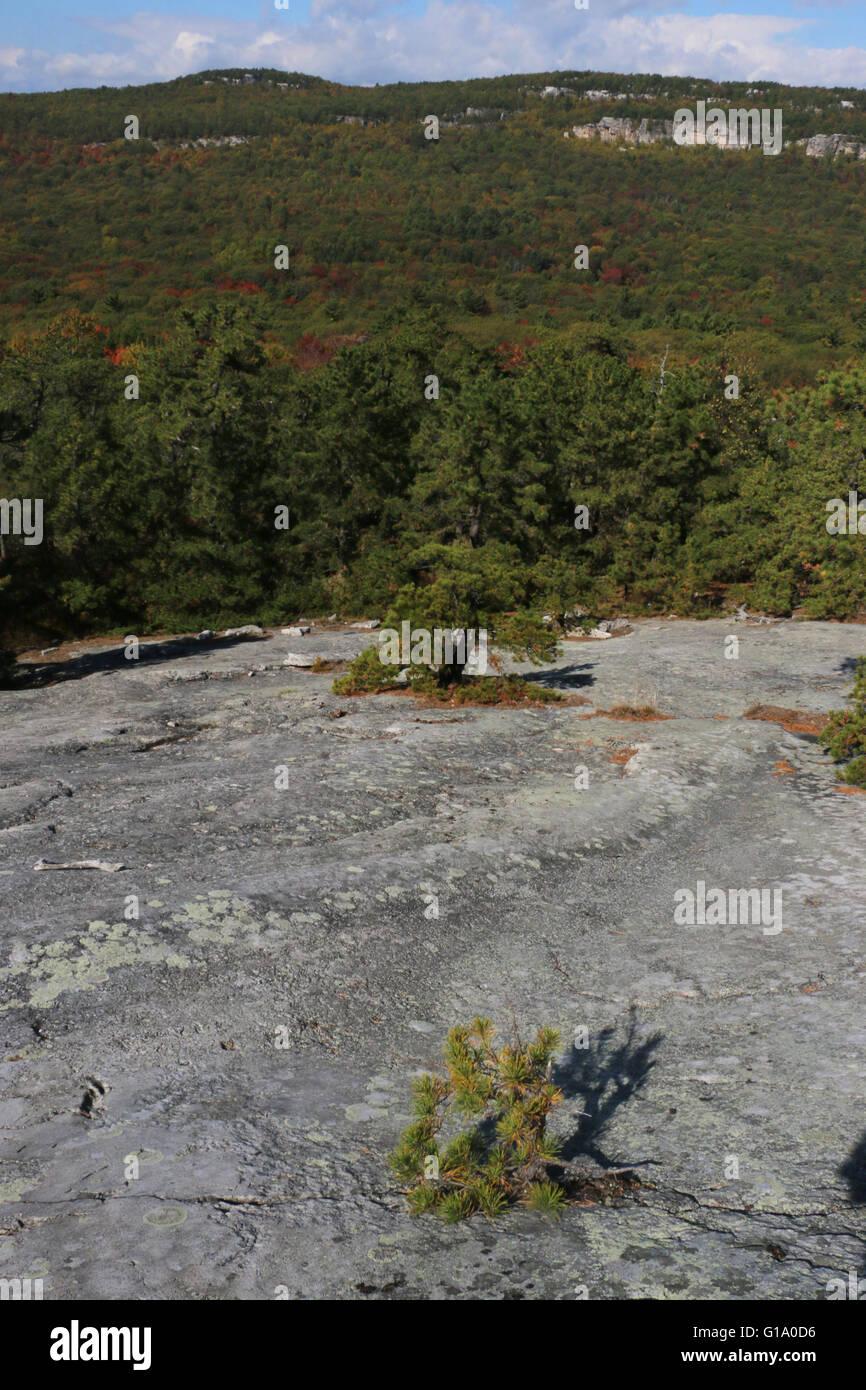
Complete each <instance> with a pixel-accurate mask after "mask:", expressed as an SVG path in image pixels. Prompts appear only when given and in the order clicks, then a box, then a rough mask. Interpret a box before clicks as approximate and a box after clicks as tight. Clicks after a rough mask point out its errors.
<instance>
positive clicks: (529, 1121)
mask: <svg viewBox="0 0 866 1390" xmlns="http://www.w3.org/2000/svg"><path fill="white" fill-rule="evenodd" d="M494 1036H495V1029H494V1027H493V1024H492V1023H491V1022H490V1019H488V1018H475V1019H473V1021H472V1023H471V1024H469V1026H468V1027H465V1026H461V1027H457V1028H452V1029H451V1031H450V1033H449V1034H448V1038H447V1041H446V1043H445V1049H444V1059H445V1068H446V1072H447V1075H446V1076H444V1077H442V1076H432V1075H429V1074H427V1075H424V1076H421V1077H418V1078H417V1079H416V1080H415V1082H414V1083H413V1092H414V1095H413V1103H412V1109H413V1113H414V1116H415V1118H414V1119H413V1121H412V1123H411V1124H410V1125H409V1127H408V1129H406V1131H405V1133H404V1134H403V1137H402V1139H401V1140H400V1143H399V1144H398V1145H397V1148H396V1149H395V1150H394V1152H393V1154H391V1156H390V1159H389V1162H390V1164H391V1167H392V1168H393V1170H394V1172H395V1173H396V1174H397V1177H398V1178H399V1179H400V1180H401V1181H402V1182H404V1183H406V1184H407V1187H406V1195H407V1198H408V1201H409V1206H410V1208H411V1210H412V1212H413V1213H414V1214H415V1215H421V1214H422V1213H424V1212H435V1213H436V1214H437V1215H438V1216H440V1217H441V1218H442V1219H443V1220H444V1221H449V1222H450V1221H462V1220H464V1219H465V1218H466V1217H467V1216H471V1215H472V1213H473V1212H475V1211H480V1212H483V1213H484V1214H485V1215H486V1216H491V1217H492V1216H498V1215H499V1214H500V1213H501V1212H503V1211H505V1210H506V1208H507V1207H509V1206H512V1205H513V1204H515V1203H517V1202H522V1203H524V1204H525V1205H528V1206H531V1207H532V1208H533V1209H535V1210H538V1211H545V1212H553V1213H557V1212H559V1211H560V1210H561V1208H562V1207H563V1205H564V1203H565V1189H564V1188H563V1187H562V1186H561V1185H560V1183H558V1182H557V1181H554V1180H553V1179H551V1177H550V1173H549V1165H551V1164H555V1163H556V1160H557V1153H558V1145H557V1142H556V1140H554V1139H553V1138H552V1137H551V1136H550V1135H548V1134H547V1132H546V1127H547V1120H548V1117H549V1115H550V1113H551V1111H552V1110H553V1108H554V1106H556V1105H558V1104H559V1103H560V1101H561V1100H562V1091H561V1090H560V1089H559V1087H558V1086H555V1085H554V1084H553V1082H552V1080H551V1073H552V1068H553V1056H554V1053H555V1051H556V1048H557V1047H558V1045H559V1034H558V1033H557V1032H556V1030H555V1029H553V1028H540V1029H539V1030H538V1032H537V1034H536V1036H535V1039H534V1041H532V1042H529V1043H523V1042H522V1041H521V1040H520V1038H519V1037H518V1036H517V1035H516V1033H515V1039H514V1042H513V1043H511V1044H505V1045H504V1046H503V1047H500V1048H496V1047H495V1046H494V1042H493V1039H494ZM455 1120H469V1121H471V1122H472V1127H471V1128H470V1129H468V1130H467V1129H462V1130H459V1131H458V1132H457V1133H455V1134H454V1135H453V1137H451V1138H450V1139H449V1140H448V1141H447V1142H442V1141H441V1140H440V1131H441V1130H442V1128H443V1126H445V1125H446V1124H447V1125H448V1127H449V1128H453V1121H455Z"/></svg>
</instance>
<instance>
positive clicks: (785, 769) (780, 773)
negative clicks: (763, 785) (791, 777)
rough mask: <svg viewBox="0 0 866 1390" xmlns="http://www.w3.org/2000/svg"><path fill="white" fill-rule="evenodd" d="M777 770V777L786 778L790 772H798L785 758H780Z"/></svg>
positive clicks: (776, 765) (776, 766)
mask: <svg viewBox="0 0 866 1390" xmlns="http://www.w3.org/2000/svg"><path fill="white" fill-rule="evenodd" d="M775 768H776V776H777V777H786V776H787V775H788V773H789V772H796V768H793V767H792V766H791V764H790V763H789V762H786V761H785V759H784V758H779V760H778V762H777V763H776V764H775Z"/></svg>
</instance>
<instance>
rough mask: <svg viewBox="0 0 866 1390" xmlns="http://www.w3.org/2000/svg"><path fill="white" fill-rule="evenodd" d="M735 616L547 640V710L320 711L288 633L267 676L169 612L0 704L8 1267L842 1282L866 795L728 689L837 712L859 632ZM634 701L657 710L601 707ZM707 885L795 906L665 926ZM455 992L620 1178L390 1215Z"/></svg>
mask: <svg viewBox="0 0 866 1390" xmlns="http://www.w3.org/2000/svg"><path fill="white" fill-rule="evenodd" d="M729 636H730V625H729V624H725V623H723V622H717V621H712V622H706V623H693V622H682V621H680V622H673V621H671V622H667V621H664V622H660V621H658V620H654V621H646V622H640V621H639V622H636V623H635V624H634V631H633V632H632V634H631V635H630V636H629V637H628V639H627V640H616V641H607V642H598V643H594V644H588V645H583V646H581V645H577V646H572V645H567V646H566V647H565V652H566V655H565V656H563V657H562V659H560V660H559V661H557V662H555V663H551V665H550V666H548V667H546V668H545V669H544V670H542V671H538V670H536V671H535V676H536V679H539V680H540V681H541V682H542V683H544V684H546V685H550V686H552V687H556V688H558V689H560V690H562V691H565V692H568V693H569V694H575V693H580V694H582V695H583V696H584V697H585V699H586V700H587V702H588V703H587V704H586V705H580V704H578V705H569V706H568V707H564V708H557V707H556V706H544V707H537V708H533V709H501V710H497V709H490V708H481V707H479V708H472V707H462V708H459V709H449V708H430V707H427V706H424V705H423V704H421V703H419V702H416V701H415V700H414V699H413V698H411V697H410V696H405V695H404V696H400V695H380V696H373V697H364V698H351V697H347V696H341V697H339V698H338V697H336V696H334V695H333V694H332V692H331V685H332V681H333V676H332V675H327V674H321V675H320V674H315V673H313V672H310V671H308V670H303V669H299V670H295V671H287V670H286V669H284V668H282V662H283V661H284V659H285V657H286V654H287V652H286V638H285V637H282V636H281V635H279V634H277V635H274V636H270V637H266V638H262V639H259V641H258V642H257V644H256V646H255V648H254V655H255V659H256V663H257V665H256V667H255V679H250V676H249V672H250V669H251V667H250V664H249V663H250V652H251V648H250V646H249V644H248V643H244V642H243V641H241V642H231V641H228V642H226V641H222V640H217V641H215V642H214V643H213V644H211V645H208V646H207V647H203V646H202V644H200V643H196V642H195V640H194V639H193V640H192V641H188V642H182V643H180V644H173V643H172V642H170V641H168V642H163V643H160V644H156V646H157V650H155V651H152V652H150V654H148V653H147V645H146V644H142V649H141V650H142V653H143V655H142V658H141V659H140V660H139V661H138V662H132V661H127V660H125V659H124V657H123V653H122V649H121V650H118V646H117V644H115V645H114V646H113V647H112V646H110V645H109V644H106V646H105V649H104V651H103V653H99V652H98V651H97V652H95V651H94V650H93V648H92V647H91V648H89V650H88V652H87V653H86V655H85V656H84V657H83V658H82V659H81V661H80V664H79V665H78V667H75V665H74V662H73V663H69V662H67V663H65V666H66V667H69V666H70V664H71V665H72V667H73V669H71V670H69V669H64V671H63V672H59V671H56V670H55V672H54V675H53V676H52V675H51V674H50V668H49V677H46V678H50V679H52V680H53V681H54V683H52V684H46V685H43V686H40V687H35V688H32V689H27V690H20V691H16V692H0V727H2V728H3V731H4V757H3V773H2V782H3V785H2V786H0V891H2V901H3V913H2V918H0V933H2V938H0V940H2V955H0V1058H2V1061H0V1075H2V1088H0V1094H2V1097H3V1098H2V1100H0V1125H2V1127H3V1130H2V1133H3V1165H2V1169H0V1275H2V1276H4V1277H9V1278H11V1277H20V1278H26V1277H30V1278H42V1279H43V1282H44V1289H45V1296H46V1298H73V1299H86V1298H101V1299H112V1298H118V1297H132V1298H239V1299H262V1298H265V1299H270V1298H274V1297H275V1296H277V1294H276V1291H277V1290H282V1289H285V1290H287V1291H288V1294H289V1296H290V1297H292V1298H319V1297H328V1298H344V1299H345V1298H356V1299H362V1298H411V1299H428V1298H443V1297H445V1298H454V1299H470V1298H483V1299H503V1298H527V1299H533V1298H555V1299H564V1300H567V1299H574V1298H578V1297H581V1296H582V1293H581V1291H582V1290H586V1292H587V1295H588V1297H589V1298H590V1299H633V1298H688V1297H690V1298H701V1299H733V1300H739V1299H744V1298H754V1297H758V1298H767V1299H788V1298H790V1299H797V1300H811V1299H824V1298H826V1297H827V1285H828V1282H829V1281H830V1280H833V1279H846V1280H847V1277H848V1272H849V1270H852V1269H854V1270H861V1267H862V1265H863V1261H864V1256H866V1243H864V1206H863V1204H864V1200H866V1164H864V1154H866V1143H864V1126H866V1121H864V1107H863V1095H864V1083H866V1022H864V1011H863V996H864V984H866V954H864V941H863V926H862V903H863V901H864V896H866V894H864V890H866V873H864V863H863V844H864V817H866V798H864V797H861V796H857V795H842V794H840V792H839V791H838V790H837V789H836V785H835V778H834V771H833V768H832V766H831V765H830V764H829V763H828V761H827V759H826V758H825V756H824V755H823V753H822V751H821V749H820V747H819V746H818V744H817V742H816V740H815V739H814V737H810V736H808V735H806V734H798V733H793V732H787V731H786V730H785V729H783V728H782V727H781V726H780V725H778V724H775V723H770V722H764V721H754V720H746V719H744V718H743V717H742V716H743V714H744V711H745V710H746V709H748V708H749V707H751V706H752V705H754V704H766V705H776V706H780V707H783V708H788V709H799V710H802V711H806V712H812V713H820V712H822V711H823V712H826V711H828V710H830V709H832V708H839V707H841V706H842V705H843V704H844V700H845V696H846V694H847V693H848V691H849V690H850V687H851V684H852V676H853V670H854V665H855V661H856V658H857V657H858V656H859V655H861V654H862V653H863V652H864V651H866V629H864V628H862V627H856V626H843V625H840V624H831V623H811V624H806V623H795V622H785V623H779V624H775V625H766V626H764V625H762V626H756V627H755V628H744V627H740V628H739V630H738V637H739V654H738V656H737V658H736V659H728V658H727V657H726V655H725V653H726V649H727V650H729V649H730V644H726V638H728V637H729ZM307 640H313V639H307ZM314 640H315V649H314V654H315V655H318V656H321V657H322V658H323V659H325V660H328V661H343V660H347V659H350V658H351V657H352V656H354V655H355V654H357V652H358V651H360V650H361V649H362V647H363V646H365V645H368V644H369V641H370V637H369V634H367V635H366V636H363V635H362V634H361V633H358V632H335V633H328V634H322V635H320V636H316V638H315V639H314ZM281 668H282V669H281ZM40 669H41V668H40ZM520 669H525V670H527V671H530V670H531V669H532V668H529V667H525V668H520ZM287 682H288V684H287ZM624 703H625V704H632V705H638V706H640V705H644V704H647V703H651V704H654V705H656V706H657V707H658V708H659V709H660V710H661V711H662V712H663V713H665V714H667V715H670V716H672V717H671V718H669V719H667V720H665V721H661V722H653V723H643V722H628V721H621V720H616V719H611V718H609V717H608V716H606V715H604V714H602V713H600V711H603V710H609V709H612V708H614V707H615V706H616V705H618V704H624ZM337 711H342V712H343V713H344V716H345V717H342V718H336V717H335V718H330V717H329V716H330V715H332V714H336V712H337ZM40 860H44V861H45V862H47V863H50V864H55V865H56V864H69V863H73V862H80V861H91V860H98V861H101V862H106V863H110V864H115V863H118V864H122V865H123V866H124V867H123V869H122V870H120V871H118V872H116V873H111V874H106V873H99V872H96V873H94V872H64V873H34V872H33V869H34V866H35V865H36V864H37V863H38V862H39V861H40ZM700 883H703V884H705V885H706V886H707V888H708V889H709V888H710V887H719V888H722V889H723V890H725V892H726V893H727V892H729V891H731V890H733V891H739V890H748V889H753V888H758V889H761V888H763V889H766V890H768V891H769V892H770V893H773V892H776V891H778V892H780V894H781V904H782V919H781V930H779V931H777V932H773V933H772V934H771V933H768V932H766V931H765V930H764V924H763V923H761V922H759V921H751V920H748V919H747V920H745V921H741V922H734V923H732V924H727V923H726V924H725V925H703V926H702V925H694V926H690V925H678V924H677V922H676V921H675V902H676V895H677V893H678V892H682V891H683V890H689V891H690V892H692V893H696V892H697V889H698V884H700ZM479 1011H480V1012H482V1013H486V1014H488V1015H489V1016H490V1017H491V1018H493V1019H494V1021H496V1022H497V1023H498V1024H499V1025H501V1027H502V1028H503V1029H507V1028H508V1026H509V1024H510V1020H511V1018H512V1013H513V1015H514V1017H515V1018H516V1019H517V1021H518V1023H519V1025H520V1026H521V1029H526V1030H528V1029H530V1028H533V1027H535V1026H537V1025H538V1024H541V1023H551V1024H554V1025H556V1026H558V1027H559V1028H560V1030H561V1032H562V1037H563V1046H562V1051H561V1057H560V1062H559V1068H558V1079H559V1082H560V1084H561V1085H562V1087H563V1089H564V1091H565V1096H566V1099H565V1102H564V1104H563V1105H562V1106H561V1107H560V1108H559V1112H558V1114H557V1122H556V1127H557V1130H558V1132H559V1133H560V1135H561V1137H562V1140H563V1143H564V1145H565V1152H566V1156H567V1157H570V1158H573V1159H576V1160H579V1161H581V1162H584V1163H585V1164H586V1165H587V1166H588V1167H589V1168H590V1169H592V1170H593V1171H602V1170H604V1169H605V1168H607V1167H611V1166H615V1167H623V1166H631V1168H632V1170H633V1171H634V1173H635V1174H636V1175H637V1176H638V1178H639V1179H640V1183H641V1186H640V1187H637V1188H634V1189H633V1190H631V1191H630V1192H629V1194H628V1195H626V1196H623V1197H619V1198H615V1199H613V1200H611V1201H609V1202H608V1201H605V1202H602V1201H599V1202H597V1203H596V1204H595V1205H586V1206H571V1207H569V1208H568V1209H567V1211H566V1213H565V1215H564V1216H563V1217H562V1218H561V1219H560V1220H559V1221H557V1222H551V1221H549V1220H545V1218H543V1217H541V1216H538V1215H535V1214H533V1213H531V1212H528V1211H525V1210H516V1211H512V1212H511V1213H509V1214H508V1215H506V1216H505V1217H504V1218H502V1219H499V1220H497V1221H495V1222H489V1221H486V1220H484V1219H483V1218H478V1217H475V1218H473V1219H472V1220H470V1221H469V1222H467V1223H465V1224H463V1225H461V1226H458V1227H447V1226H443V1225H441V1224H439V1223H438V1222H437V1221H435V1220H434V1219H431V1218H420V1219H413V1218H410V1217H409V1216H408V1215H407V1212H406V1207H405V1201H404V1198H403V1196H402V1194H401V1192H400V1190H399V1188H398V1186H397V1184H396V1183H395V1182H394V1181H393V1179H392V1177H391V1174H390V1170H389V1169H388V1167H387V1164H386V1161H385V1160H386V1155H387V1153H388V1152H389V1150H390V1149H391V1148H392V1147H393V1145H394V1143H395V1141H396V1140H397V1138H398V1137H399V1134H400V1132H401V1130H402V1128H403V1127H404V1125H405V1124H406V1122H407V1120H408V1117H409V1104H410V1085H411V1080H412V1077H413V1075H415V1074H416V1073H417V1072H419V1071H422V1070H425V1069H429V1068H433V1067H435V1066H436V1065H437V1061H438V1058H439V1056H440V1054H441V1046H442V1042H443V1040H444V1038H445V1034H446V1032H447V1029H448V1028H449V1027H450V1026H452V1025H453V1024H455V1023H457V1022H465V1021H468V1020H469V1019H470V1018H471V1016H472V1015H473V1014H474V1013H476V1012H479ZM97 1082H98V1085H97ZM87 1098H89V1102H90V1103H89V1104H88V1103H87ZM581 1112H585V1113H581Z"/></svg>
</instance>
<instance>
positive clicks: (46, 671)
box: [8, 636, 263, 690]
mask: <svg viewBox="0 0 866 1390" xmlns="http://www.w3.org/2000/svg"><path fill="white" fill-rule="evenodd" d="M262 640H263V639H262V638H261V637H252V636H244V637H212V638H209V639H207V640H205V641H199V640H198V638H196V637H169V638H166V639H165V640H164V641H161V642H160V641H154V642H146V641H141V642H140V644H139V654H138V659H137V660H136V661H131V660H127V658H126V657H125V655H124V651H125V648H124V644H123V642H121V641H119V642H118V645H117V646H116V647H111V648H110V649H109V650H108V651H95V652H94V651H84V652H81V654H80V655H78V656H71V657H68V658H67V659H66V660H65V661H27V662H19V664H18V666H17V667H16V669H15V673H14V677H13V679H12V681H11V683H10V685H9V686H8V688H9V689H15V690H21V689H25V690H26V689H30V688H32V687H33V686H39V685H51V684H53V683H54V682H55V681H71V680H80V679H81V678H82V677H84V676H92V675H95V674H96V672H97V671H118V670H124V669H125V670H130V669H131V668H135V667H138V666H144V665H150V664H152V663H158V662H161V661H176V660H177V659H178V657H183V656H191V655H192V654H193V653H194V652H199V653H201V652H203V651H205V652H216V651H225V650H227V649H228V648H229V647H236V646H238V645H240V644H241V643H249V642H261V641H262Z"/></svg>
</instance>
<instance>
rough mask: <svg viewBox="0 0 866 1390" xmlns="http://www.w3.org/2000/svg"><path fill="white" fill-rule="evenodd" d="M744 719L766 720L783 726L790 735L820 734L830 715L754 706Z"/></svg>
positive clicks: (772, 706) (779, 706)
mask: <svg viewBox="0 0 866 1390" xmlns="http://www.w3.org/2000/svg"><path fill="white" fill-rule="evenodd" d="M743 718H744V719H764V720H766V721H767V722H768V723H770V724H781V726H782V728H783V729H786V730H787V732H788V733H789V734H820V733H821V730H822V729H823V728H824V725H825V724H826V723H827V720H828V719H829V718H830V716H829V714H808V713H806V712H805V711H803V710H800V709H783V708H782V706H781V705H752V706H751V708H750V709H747V710H746V712H745V714H744V715H743Z"/></svg>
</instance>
